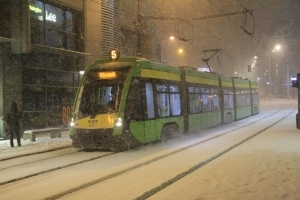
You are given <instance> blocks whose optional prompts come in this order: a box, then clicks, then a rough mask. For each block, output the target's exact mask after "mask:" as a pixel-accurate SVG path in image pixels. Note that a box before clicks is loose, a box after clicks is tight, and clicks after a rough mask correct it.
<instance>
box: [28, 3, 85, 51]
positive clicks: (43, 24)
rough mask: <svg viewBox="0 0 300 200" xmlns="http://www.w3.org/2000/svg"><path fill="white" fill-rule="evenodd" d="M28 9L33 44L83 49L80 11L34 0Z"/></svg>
mask: <svg viewBox="0 0 300 200" xmlns="http://www.w3.org/2000/svg"><path fill="white" fill-rule="evenodd" d="M29 10H30V18H31V41H32V43H33V44H41V45H46V46H51V47H56V48H64V49H69V50H77V51H83V34H82V32H81V30H83V28H82V23H81V20H80V18H81V13H79V12H75V11H74V12H73V11H70V10H69V9H67V8H65V9H64V8H60V7H56V6H54V5H49V4H47V3H44V2H42V1H35V0H31V1H30V3H29Z"/></svg>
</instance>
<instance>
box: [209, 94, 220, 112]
mask: <svg viewBox="0 0 300 200" xmlns="http://www.w3.org/2000/svg"><path fill="white" fill-rule="evenodd" d="M211 105H212V111H217V110H220V98H219V93H218V90H217V89H211Z"/></svg>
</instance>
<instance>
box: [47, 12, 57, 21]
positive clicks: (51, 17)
mask: <svg viewBox="0 0 300 200" xmlns="http://www.w3.org/2000/svg"><path fill="white" fill-rule="evenodd" d="M46 20H48V21H52V22H56V15H55V14H52V13H51V12H49V13H48V11H47V10H46Z"/></svg>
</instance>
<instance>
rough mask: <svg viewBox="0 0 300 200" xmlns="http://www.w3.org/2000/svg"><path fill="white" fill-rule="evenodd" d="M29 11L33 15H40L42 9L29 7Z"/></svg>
mask: <svg viewBox="0 0 300 200" xmlns="http://www.w3.org/2000/svg"><path fill="white" fill-rule="evenodd" d="M29 9H30V10H31V11H33V12H35V13H42V9H40V8H38V7H35V6H33V5H29Z"/></svg>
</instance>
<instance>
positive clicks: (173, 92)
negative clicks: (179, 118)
mask: <svg viewBox="0 0 300 200" xmlns="http://www.w3.org/2000/svg"><path fill="white" fill-rule="evenodd" d="M169 90H170V104H171V113H172V116H176V115H180V113H181V107H180V94H179V88H178V86H177V85H170V86H169Z"/></svg>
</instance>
